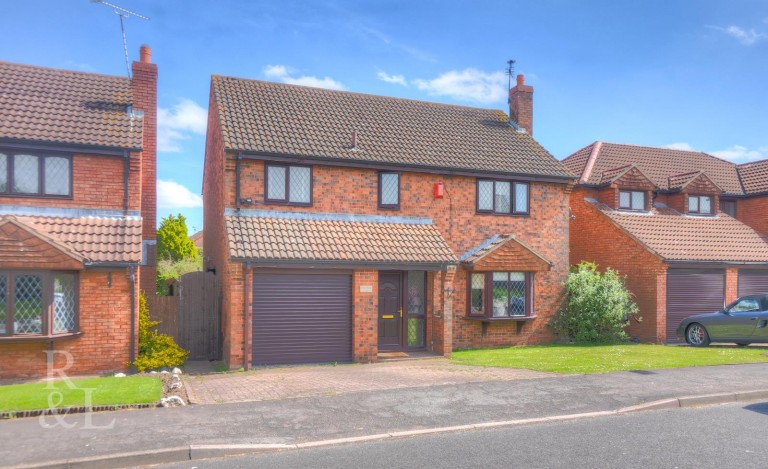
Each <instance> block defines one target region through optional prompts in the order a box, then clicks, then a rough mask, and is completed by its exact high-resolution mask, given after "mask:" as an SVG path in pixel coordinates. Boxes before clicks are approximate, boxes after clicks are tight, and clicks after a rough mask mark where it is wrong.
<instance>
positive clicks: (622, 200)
mask: <svg viewBox="0 0 768 469" xmlns="http://www.w3.org/2000/svg"><path fill="white" fill-rule="evenodd" d="M619 209H620V210H636V211H642V210H645V192H643V191H619Z"/></svg>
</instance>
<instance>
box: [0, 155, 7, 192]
mask: <svg viewBox="0 0 768 469" xmlns="http://www.w3.org/2000/svg"><path fill="white" fill-rule="evenodd" d="M7 190H8V155H6V154H3V153H0V192H5V191H7Z"/></svg>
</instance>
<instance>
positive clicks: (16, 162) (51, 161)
mask: <svg viewBox="0 0 768 469" xmlns="http://www.w3.org/2000/svg"><path fill="white" fill-rule="evenodd" d="M0 195H13V196H32V197H71V196H72V158H71V157H70V156H68V155H43V154H35V153H30V152H26V151H24V152H21V151H19V152H13V151H5V150H0Z"/></svg>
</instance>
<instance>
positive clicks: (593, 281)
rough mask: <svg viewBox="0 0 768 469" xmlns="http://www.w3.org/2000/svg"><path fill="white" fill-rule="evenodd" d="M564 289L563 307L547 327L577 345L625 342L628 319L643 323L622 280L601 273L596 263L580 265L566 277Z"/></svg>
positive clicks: (614, 274) (611, 272) (613, 274)
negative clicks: (564, 299)
mask: <svg viewBox="0 0 768 469" xmlns="http://www.w3.org/2000/svg"><path fill="white" fill-rule="evenodd" d="M565 287H566V301H565V305H564V306H563V308H562V309H561V310H560V311H559V312H558V314H557V315H556V316H555V318H554V319H553V320H552V321H551V322H550V324H549V325H550V327H552V329H553V330H554V332H555V333H556V334H559V335H565V336H567V337H568V338H569V339H570V340H573V341H574V342H575V343H577V344H594V343H616V342H624V341H626V340H627V334H626V332H624V328H625V327H626V326H627V325H629V321H630V319H634V320H636V321H638V322H639V321H641V320H642V318H640V317H639V316H638V315H637V313H638V308H637V305H636V304H635V302H634V301H633V298H632V294H631V293H630V292H629V291H628V290H627V288H626V287H625V285H624V279H623V278H622V277H621V276H620V275H619V273H618V272H616V271H615V270H613V269H610V268H609V269H606V271H605V273H602V274H601V273H600V272H599V271H598V270H597V266H596V265H595V264H593V263H590V262H582V263H581V264H579V265H578V266H576V267H575V268H574V269H572V270H571V272H570V273H569V274H568V280H567V281H566V282H565Z"/></svg>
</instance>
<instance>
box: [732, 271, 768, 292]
mask: <svg viewBox="0 0 768 469" xmlns="http://www.w3.org/2000/svg"><path fill="white" fill-rule="evenodd" d="M760 293H768V270H752V269H741V270H739V296H744V295H758V294H760Z"/></svg>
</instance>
